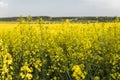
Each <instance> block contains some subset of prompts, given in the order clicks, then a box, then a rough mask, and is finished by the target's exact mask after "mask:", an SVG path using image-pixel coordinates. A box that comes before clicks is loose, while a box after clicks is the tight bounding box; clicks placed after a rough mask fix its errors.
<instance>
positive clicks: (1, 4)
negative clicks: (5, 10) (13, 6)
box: [0, 1, 8, 7]
mask: <svg viewBox="0 0 120 80" xmlns="http://www.w3.org/2000/svg"><path fill="white" fill-rule="evenodd" d="M7 6H8V4H7V3H4V2H1V1H0V7H7Z"/></svg>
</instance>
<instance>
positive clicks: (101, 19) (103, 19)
mask: <svg viewBox="0 0 120 80" xmlns="http://www.w3.org/2000/svg"><path fill="white" fill-rule="evenodd" d="M39 17H41V18H42V19H43V20H44V21H65V20H66V19H69V20H70V21H73V22H87V21H90V22H97V21H98V22H112V21H115V20H117V21H119V19H120V17H117V16H115V17H107V16H105V17H101V16H100V17H49V16H33V17H32V21H36V20H37V19H38V18H39ZM22 18H24V19H27V17H22ZM0 21H9V22H16V21H19V17H4V18H0Z"/></svg>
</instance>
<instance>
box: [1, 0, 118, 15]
mask: <svg viewBox="0 0 120 80" xmlns="http://www.w3.org/2000/svg"><path fill="white" fill-rule="evenodd" d="M119 4H120V0H0V17H15V16H28V15H31V16H58V17H61V16H77V17H79V16H120V5H119Z"/></svg>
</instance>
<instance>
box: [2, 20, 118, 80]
mask: <svg viewBox="0 0 120 80" xmlns="http://www.w3.org/2000/svg"><path fill="white" fill-rule="evenodd" d="M42 23H43V21H42V19H40V20H38V22H36V24H35V23H34V24H30V21H29V20H28V21H24V20H21V22H20V23H16V24H10V23H9V24H5V23H4V24H2V23H0V80H120V23H119V22H111V23H109V22H106V23H105V22H104V23H98V22H96V23H89V22H88V23H72V22H69V21H68V20H67V21H66V22H65V23H54V24H42Z"/></svg>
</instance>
